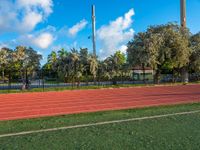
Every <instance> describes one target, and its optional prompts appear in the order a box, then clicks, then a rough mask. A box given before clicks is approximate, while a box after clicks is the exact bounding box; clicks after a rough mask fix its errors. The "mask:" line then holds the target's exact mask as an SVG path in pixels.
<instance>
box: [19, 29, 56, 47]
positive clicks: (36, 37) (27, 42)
mask: <svg viewBox="0 0 200 150" xmlns="http://www.w3.org/2000/svg"><path fill="white" fill-rule="evenodd" d="M55 33H56V28H55V27H53V26H48V27H47V28H45V29H43V30H40V31H38V32H34V33H29V34H24V35H22V36H20V37H19V38H18V39H17V40H16V41H15V43H20V44H21V45H24V46H34V47H37V48H40V49H47V48H49V47H50V46H51V45H52V44H53V42H54V41H55V39H56V35H55Z"/></svg>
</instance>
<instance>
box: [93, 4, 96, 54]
mask: <svg viewBox="0 0 200 150" xmlns="http://www.w3.org/2000/svg"><path fill="white" fill-rule="evenodd" d="M92 43H93V55H94V56H95V57H96V17H95V6H94V5H92Z"/></svg>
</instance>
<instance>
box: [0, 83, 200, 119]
mask: <svg viewBox="0 0 200 150" xmlns="http://www.w3.org/2000/svg"><path fill="white" fill-rule="evenodd" d="M191 102H200V85H188V86H163V87H144V88H121V89H102V90H80V91H79V90H77V91H64V92H45V93H25V94H7V95H6V94H2V95H0V120H15V119H25V118H35V117H44V116H54V115H63V114H74V113H84V112H95V111H104V110H118V109H129V108H139V107H149V106H159V105H172V104H179V103H191Z"/></svg>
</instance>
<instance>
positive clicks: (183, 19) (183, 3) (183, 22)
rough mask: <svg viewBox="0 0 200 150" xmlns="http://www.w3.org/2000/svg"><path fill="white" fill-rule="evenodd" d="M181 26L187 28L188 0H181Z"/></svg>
mask: <svg viewBox="0 0 200 150" xmlns="http://www.w3.org/2000/svg"><path fill="white" fill-rule="evenodd" d="M181 26H182V27H183V28H186V0H181Z"/></svg>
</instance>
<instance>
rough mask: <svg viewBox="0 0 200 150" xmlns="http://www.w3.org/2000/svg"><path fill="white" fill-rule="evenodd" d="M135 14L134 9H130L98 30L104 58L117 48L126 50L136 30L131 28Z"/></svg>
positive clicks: (101, 55) (101, 52)
mask: <svg viewBox="0 0 200 150" xmlns="http://www.w3.org/2000/svg"><path fill="white" fill-rule="evenodd" d="M134 14H135V13H134V10H133V9H130V10H129V11H128V12H127V13H126V14H125V15H124V16H121V17H118V18H117V19H116V20H114V21H111V22H110V23H109V24H108V25H103V26H101V27H100V29H99V30H98V31H97V38H98V40H99V42H100V45H101V49H100V57H101V58H102V59H104V58H105V57H107V56H109V55H111V54H113V53H114V52H116V51H117V50H121V51H122V52H126V48H127V47H126V43H127V42H128V41H129V40H130V38H132V37H133V35H134V30H133V28H131V26H132V23H133V20H132V17H133V16H134Z"/></svg>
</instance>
